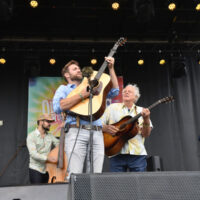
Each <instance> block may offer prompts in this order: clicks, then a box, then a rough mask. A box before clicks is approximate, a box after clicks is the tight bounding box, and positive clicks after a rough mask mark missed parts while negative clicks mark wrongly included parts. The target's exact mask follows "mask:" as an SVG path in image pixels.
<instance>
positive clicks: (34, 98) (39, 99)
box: [28, 76, 123, 137]
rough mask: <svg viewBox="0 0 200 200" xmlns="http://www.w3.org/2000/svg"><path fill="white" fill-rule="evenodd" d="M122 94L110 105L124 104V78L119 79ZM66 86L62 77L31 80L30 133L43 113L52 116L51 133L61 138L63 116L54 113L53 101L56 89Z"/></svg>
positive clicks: (29, 101) (108, 102)
mask: <svg viewBox="0 0 200 200" xmlns="http://www.w3.org/2000/svg"><path fill="white" fill-rule="evenodd" d="M118 81H119V86H120V94H119V95H118V96H117V97H116V98H114V99H112V101H111V100H110V99H107V101H106V103H107V105H109V104H110V103H113V102H122V96H121V91H122V88H123V77H122V76H120V77H118ZM61 84H66V82H65V81H64V79H63V78H61V77H37V78H31V79H30V80H29V96H28V133H30V132H32V131H33V130H35V128H36V127H37V118H38V116H39V115H41V114H43V113H48V114H51V116H52V117H53V118H54V120H55V122H53V123H52V125H51V129H50V132H51V133H52V134H53V135H55V136H56V137H59V136H60V127H61V123H62V120H61V116H60V115H56V114H55V113H54V112H53V106H52V99H53V96H54V93H55V91H56V89H57V88H58V87H59V86H60V85H61Z"/></svg>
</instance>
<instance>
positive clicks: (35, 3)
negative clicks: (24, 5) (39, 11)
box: [29, 0, 38, 8]
mask: <svg viewBox="0 0 200 200" xmlns="http://www.w3.org/2000/svg"><path fill="white" fill-rule="evenodd" d="M29 4H30V6H31V7H32V8H36V7H38V1H37V0H30V2H29Z"/></svg>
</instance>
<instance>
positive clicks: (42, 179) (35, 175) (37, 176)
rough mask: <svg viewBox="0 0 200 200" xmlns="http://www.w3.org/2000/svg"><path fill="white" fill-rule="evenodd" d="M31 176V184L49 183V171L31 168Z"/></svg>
mask: <svg viewBox="0 0 200 200" xmlns="http://www.w3.org/2000/svg"><path fill="white" fill-rule="evenodd" d="M29 178H30V183H31V184H37V183H48V180H49V174H48V172H46V174H42V173H40V172H38V171H36V170H33V169H30V168H29Z"/></svg>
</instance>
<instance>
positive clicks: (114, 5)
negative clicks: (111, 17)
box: [112, 1, 120, 10]
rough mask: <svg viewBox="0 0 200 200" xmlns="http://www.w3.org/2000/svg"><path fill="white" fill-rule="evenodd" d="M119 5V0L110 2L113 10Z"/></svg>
mask: <svg viewBox="0 0 200 200" xmlns="http://www.w3.org/2000/svg"><path fill="white" fill-rule="evenodd" d="M119 7H120V5H119V2H117V1H113V2H112V9H113V10H118V9H119Z"/></svg>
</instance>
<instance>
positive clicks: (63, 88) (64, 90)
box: [53, 84, 119, 126]
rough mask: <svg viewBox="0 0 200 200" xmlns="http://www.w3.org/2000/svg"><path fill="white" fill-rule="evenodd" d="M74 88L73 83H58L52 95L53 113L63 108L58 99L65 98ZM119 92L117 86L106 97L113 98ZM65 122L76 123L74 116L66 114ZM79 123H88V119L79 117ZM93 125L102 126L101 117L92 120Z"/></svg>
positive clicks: (58, 112) (59, 111)
mask: <svg viewBox="0 0 200 200" xmlns="http://www.w3.org/2000/svg"><path fill="white" fill-rule="evenodd" d="M75 88H76V85H75V84H67V85H60V86H59V87H58V89H57V90H56V92H55V95H54V97H53V110H54V112H55V113H57V114H60V113H61V112H62V111H63V110H62V109H61V107H60V100H61V99H65V98H66V97H67V96H68V94H69V93H70V92H71V91H72V90H74V89H75ZM118 94H119V88H112V89H111V90H110V92H109V93H108V95H107V98H114V97H115V96H117V95H118ZM65 123H69V124H76V117H74V116H71V115H67V118H66V121H65ZM80 124H89V122H88V121H85V120H82V119H80ZM93 125H96V126H102V122H101V119H98V120H96V121H93Z"/></svg>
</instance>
